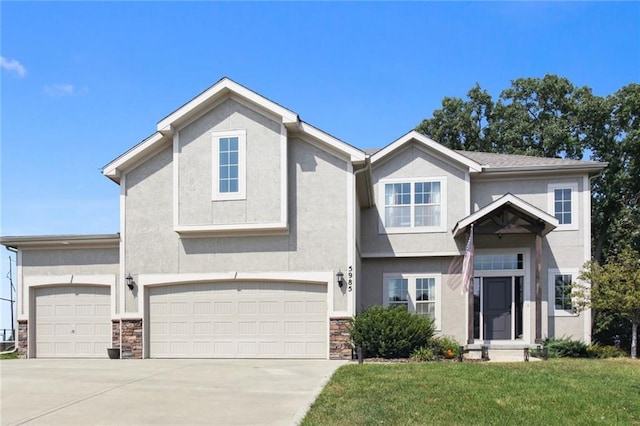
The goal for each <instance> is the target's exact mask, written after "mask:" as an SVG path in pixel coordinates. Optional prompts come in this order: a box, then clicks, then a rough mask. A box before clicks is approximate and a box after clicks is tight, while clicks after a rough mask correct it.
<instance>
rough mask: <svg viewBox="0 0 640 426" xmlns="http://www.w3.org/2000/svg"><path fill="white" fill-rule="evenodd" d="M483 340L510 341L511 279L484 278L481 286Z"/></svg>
mask: <svg viewBox="0 0 640 426" xmlns="http://www.w3.org/2000/svg"><path fill="white" fill-rule="evenodd" d="M482 293H483V297H482V299H483V300H482V308H483V309H482V313H483V317H484V339H485V340H510V339H511V277H493V278H485V279H484V280H483V285H482Z"/></svg>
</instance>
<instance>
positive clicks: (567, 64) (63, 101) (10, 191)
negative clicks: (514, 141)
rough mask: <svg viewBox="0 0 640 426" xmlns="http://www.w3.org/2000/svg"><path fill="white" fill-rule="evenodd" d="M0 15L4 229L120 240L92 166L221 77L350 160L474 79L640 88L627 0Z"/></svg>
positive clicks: (133, 6)
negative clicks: (338, 145)
mask: <svg viewBox="0 0 640 426" xmlns="http://www.w3.org/2000/svg"><path fill="white" fill-rule="evenodd" d="M0 8H1V11H0V12H1V15H0V16H1V18H0V19H1V22H0V23H1V26H0V27H1V34H0V35H1V48H0V52H1V53H0V54H1V56H2V58H1V63H0V65H1V70H0V71H1V80H0V83H1V87H0V89H1V104H0V105H1V112H0V115H1V124H2V127H1V142H2V145H1V152H0V155H1V162H0V165H1V169H0V177H1V183H0V189H1V192H2V195H1V198H0V201H1V205H0V209H1V216H0V234H2V235H30V234H65V233H74V234H76V233H77V234H83V233H113V232H117V231H118V229H119V224H118V187H117V185H116V184H114V183H113V182H111V181H110V180H108V179H107V178H105V177H103V176H102V175H101V174H100V170H101V168H102V166H104V165H105V164H106V163H108V162H109V161H111V160H112V159H114V158H115V157H117V156H118V155H120V154H121V153H123V152H124V151H126V150H127V149H129V148H130V147H132V146H133V145H135V144H136V143H138V142H139V141H141V140H142V139H143V138H145V137H146V136H148V135H149V134H151V133H152V132H153V131H154V130H155V124H156V123H157V122H158V121H159V120H160V119H161V118H163V117H164V116H165V115H167V114H168V113H170V112H171V111H173V110H174V109H176V108H177V107H179V106H180V105H182V104H183V103H185V102H186V101H188V100H190V99H191V98H192V97H194V96H195V95H197V94H198V93H200V92H201V91H202V90H204V89H206V88H207V87H209V86H210V85H212V84H214V83H215V82H216V81H218V80H219V79H220V78H221V77H223V76H228V77H230V78H232V79H234V80H236V81H237V82H239V83H241V84H243V85H245V86H247V87H249V88H251V89H253V90H255V91H257V92H258V93H260V94H262V95H264V96H266V97H268V98H270V99H272V100H274V101H276V102H278V103H280V104H281V105H283V106H285V107H287V108H289V109H291V110H293V111H295V112H297V113H298V114H299V115H300V117H301V118H302V119H303V120H305V121H307V122H309V123H311V124H313V125H315V126H317V127H319V128H321V129H323V130H325V131H327V132H329V133H331V134H333V135H334V136H336V137H338V138H340V139H342V140H344V141H346V142H348V143H351V144H353V145H355V146H358V147H361V148H370V147H381V146H384V145H386V144H388V143H389V142H391V141H393V140H394V139H396V138H397V137H399V136H401V135H403V134H404V133H406V132H407V131H409V130H410V129H412V128H413V127H415V126H416V125H417V124H418V123H419V122H420V121H421V120H422V119H423V118H426V117H429V116H430V115H431V113H432V112H433V110H434V109H437V108H438V107H439V106H440V102H441V100H442V98H443V97H444V96H460V97H463V96H465V94H466V92H467V91H468V90H469V89H470V88H471V87H472V86H473V85H474V84H475V83H476V82H478V83H480V85H481V86H482V87H483V88H485V89H487V90H489V92H490V93H491V94H492V95H493V96H494V97H497V95H498V94H499V92H500V91H501V90H503V89H505V88H507V87H508V86H509V84H510V81H511V80H513V79H515V78H519V77H542V76H544V74H545V73H553V74H559V75H561V76H565V77H567V78H569V79H570V80H571V81H572V82H573V83H574V84H576V85H587V86H589V87H591V88H593V90H594V92H595V93H596V94H599V95H606V94H610V93H613V92H615V91H616V90H617V89H619V88H620V87H622V86H624V85H626V84H628V83H631V82H638V81H640V3H638V2H626V3H611V2H606V3H592V2H589V3H578V2H568V3H556V2H552V3H542V2H534V3H528V2H516V3H506V2H492V3H481V2H472V3H463V2H452V3H414V2H411V3H397V2H394V3H381V2H375V3H367V2H353V3H327V2H320V3H293V2H284V3H271V2H259V3H209V2H193V3H186V2H180V3H174V2H139V3H126V2H122V3H120V2H116V3H112V2H105V3H101V2H100V3H99V2H86V3H85V2H39V3H28V2H27V3H18V2H2V3H0ZM1 254H2V257H1V259H0V260H1V262H2V263H1V265H2V276H1V278H2V285H1V287H2V297H8V281H7V280H6V279H4V277H5V275H6V271H7V266H8V260H7V258H8V252H6V251H4V250H2V251H1ZM0 306H2V311H3V315H2V326H3V327H7V326H8V323H9V321H8V320H7V318H8V312H7V311H8V304H6V303H5V302H2V305H0Z"/></svg>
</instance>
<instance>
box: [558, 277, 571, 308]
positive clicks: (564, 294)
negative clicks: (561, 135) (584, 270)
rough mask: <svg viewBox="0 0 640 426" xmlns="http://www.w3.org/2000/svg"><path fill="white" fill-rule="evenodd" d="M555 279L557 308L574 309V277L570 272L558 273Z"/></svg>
mask: <svg viewBox="0 0 640 426" xmlns="http://www.w3.org/2000/svg"><path fill="white" fill-rule="evenodd" d="M554 281H555V306H556V309H558V310H563V311H572V310H573V307H572V305H571V283H572V282H573V277H572V276H571V275H570V274H556V275H555V279H554Z"/></svg>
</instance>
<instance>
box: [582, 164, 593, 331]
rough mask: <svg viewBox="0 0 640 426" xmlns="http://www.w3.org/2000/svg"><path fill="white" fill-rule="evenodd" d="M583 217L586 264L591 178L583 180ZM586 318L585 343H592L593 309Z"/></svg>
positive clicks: (589, 227) (588, 244)
mask: <svg viewBox="0 0 640 426" xmlns="http://www.w3.org/2000/svg"><path fill="white" fill-rule="evenodd" d="M582 205H583V206H582V215H583V221H582V226H583V231H584V238H583V243H582V244H583V246H584V262H583V265H584V263H586V262H588V261H589V260H591V180H590V179H589V176H584V177H583V178H582ZM588 285H589V284H588ZM583 316H584V341H585V342H587V343H589V342H591V308H587V309H585V310H584V311H583Z"/></svg>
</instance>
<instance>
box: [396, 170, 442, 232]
mask: <svg viewBox="0 0 640 426" xmlns="http://www.w3.org/2000/svg"><path fill="white" fill-rule="evenodd" d="M442 186H443V182H442V181H440V180H435V181H423V180H420V181H408V182H389V183H385V184H384V226H385V227H386V228H429V227H432V228H437V227H441V226H442V223H443V219H442V205H443V200H442V198H443V197H442Z"/></svg>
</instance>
